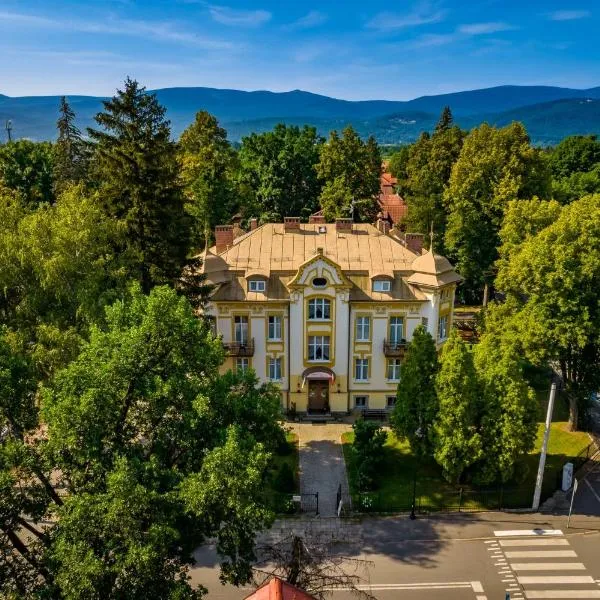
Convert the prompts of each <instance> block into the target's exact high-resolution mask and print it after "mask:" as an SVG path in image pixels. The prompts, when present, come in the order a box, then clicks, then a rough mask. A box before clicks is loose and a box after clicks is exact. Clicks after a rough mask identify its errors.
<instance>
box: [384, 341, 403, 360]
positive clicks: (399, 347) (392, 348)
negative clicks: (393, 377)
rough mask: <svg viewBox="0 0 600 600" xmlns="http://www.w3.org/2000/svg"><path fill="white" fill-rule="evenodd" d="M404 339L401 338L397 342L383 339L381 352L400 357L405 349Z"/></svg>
mask: <svg viewBox="0 0 600 600" xmlns="http://www.w3.org/2000/svg"><path fill="white" fill-rule="evenodd" d="M406 345H407V344H406V340H405V339H402V340H400V341H398V342H394V341H390V340H383V353H384V354H385V355H386V356H390V357H396V358H402V357H403V356H404V352H405V351H406Z"/></svg>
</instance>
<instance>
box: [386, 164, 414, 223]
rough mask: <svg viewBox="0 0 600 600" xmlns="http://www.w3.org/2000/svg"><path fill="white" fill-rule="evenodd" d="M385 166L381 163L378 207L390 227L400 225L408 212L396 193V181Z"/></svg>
mask: <svg viewBox="0 0 600 600" xmlns="http://www.w3.org/2000/svg"><path fill="white" fill-rule="evenodd" d="M386 169H387V164H386V163H385V162H384V163H383V172H382V173H381V191H380V192H379V206H380V208H381V212H382V213H383V218H384V219H386V220H387V221H389V222H390V223H391V224H392V225H396V224H398V223H400V222H401V221H402V220H403V219H404V218H405V217H406V214H407V212H408V207H407V206H406V202H405V200H404V198H402V196H400V194H397V193H396V190H395V187H394V186H395V185H396V184H397V183H398V180H397V179H396V178H395V177H394V176H393V175H392V174H391V173H389V172H388V171H387V170H386Z"/></svg>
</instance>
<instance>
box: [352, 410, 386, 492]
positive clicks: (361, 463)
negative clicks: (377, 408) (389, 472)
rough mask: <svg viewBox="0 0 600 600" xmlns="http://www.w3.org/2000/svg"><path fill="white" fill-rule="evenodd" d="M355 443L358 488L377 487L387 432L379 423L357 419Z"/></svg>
mask: <svg viewBox="0 0 600 600" xmlns="http://www.w3.org/2000/svg"><path fill="white" fill-rule="evenodd" d="M352 429H353V430H354V444H353V445H352V450H353V453H354V461H355V465H356V473H357V478H358V481H357V483H358V488H359V489H360V490H369V489H373V488H374V487H375V483H376V482H375V479H376V475H377V469H378V468H379V466H380V464H381V461H382V460H383V445H384V444H385V441H386V439H387V433H386V432H385V431H384V430H383V428H382V427H381V426H380V425H378V424H377V423H373V422H371V421H365V420H364V419H357V420H356V421H355V422H354V425H353V426H352Z"/></svg>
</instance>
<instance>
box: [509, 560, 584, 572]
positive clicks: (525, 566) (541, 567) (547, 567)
mask: <svg viewBox="0 0 600 600" xmlns="http://www.w3.org/2000/svg"><path fill="white" fill-rule="evenodd" d="M510 566H511V567H512V568H513V569H514V570H515V571H559V570H564V571H585V565H584V564H583V563H550V562H548V563H511V565H510Z"/></svg>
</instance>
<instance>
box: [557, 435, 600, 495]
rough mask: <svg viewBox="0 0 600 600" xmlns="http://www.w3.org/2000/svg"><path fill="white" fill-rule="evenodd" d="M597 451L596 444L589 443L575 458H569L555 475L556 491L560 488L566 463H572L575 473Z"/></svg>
mask: <svg viewBox="0 0 600 600" xmlns="http://www.w3.org/2000/svg"><path fill="white" fill-rule="evenodd" d="M598 450H599V449H598V446H597V445H596V442H591V443H589V444H588V445H587V446H586V447H585V448H584V449H583V450H582V451H581V452H580V453H579V454H578V455H577V456H576V457H575V458H569V459H568V460H566V461H565V462H564V463H563V465H562V467H561V469H560V471H558V472H557V473H556V489H560V488H561V487H562V474H563V469H564V466H565V465H566V464H567V463H573V472H574V473H577V471H578V470H579V469H581V467H583V465H585V464H586V463H587V462H588V461H589V460H591V459H592V457H593V456H594V455H595V454H596V453H597V452H598Z"/></svg>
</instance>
